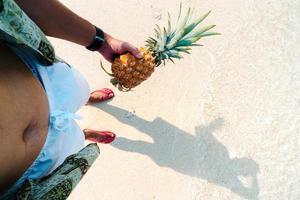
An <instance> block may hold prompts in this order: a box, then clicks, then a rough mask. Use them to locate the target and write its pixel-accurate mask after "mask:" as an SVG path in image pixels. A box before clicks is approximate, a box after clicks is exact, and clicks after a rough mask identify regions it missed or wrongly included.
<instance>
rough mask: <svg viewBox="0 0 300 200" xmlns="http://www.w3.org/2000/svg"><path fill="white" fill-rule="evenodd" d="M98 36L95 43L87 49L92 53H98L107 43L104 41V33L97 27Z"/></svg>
mask: <svg viewBox="0 0 300 200" xmlns="http://www.w3.org/2000/svg"><path fill="white" fill-rule="evenodd" d="M95 28H96V36H95V39H94V40H93V42H92V43H91V44H90V45H89V46H87V47H86V48H87V49H88V50H90V51H97V50H99V49H100V47H101V46H102V44H103V43H104V42H105V39H104V32H103V31H102V30H101V29H100V28H98V27H96V26H95Z"/></svg>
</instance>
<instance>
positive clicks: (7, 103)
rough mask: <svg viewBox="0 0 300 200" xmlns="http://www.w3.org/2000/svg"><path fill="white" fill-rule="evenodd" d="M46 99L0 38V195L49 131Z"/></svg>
mask: <svg viewBox="0 0 300 200" xmlns="http://www.w3.org/2000/svg"><path fill="white" fill-rule="evenodd" d="M48 113H49V108H48V100H47V96H46V94H45V91H44V89H43V87H42V86H41V84H40V82H39V81H38V80H37V79H36V78H35V77H34V76H33V75H32V73H31V72H30V70H29V69H28V68H27V67H26V65H25V64H24V63H23V62H22V61H21V60H20V59H19V58H18V57H17V56H16V55H15V54H14V53H13V52H11V50H10V49H9V48H8V47H6V46H5V44H4V43H3V42H1V41H0V160H1V165H0V177H1V178H0V194H1V193H2V192H4V191H5V190H6V189H7V188H9V187H10V186H11V185H12V184H13V183H14V182H15V181H16V180H17V179H18V178H19V177H20V176H21V175H22V174H23V173H24V172H25V171H26V169H27V168H28V167H29V166H30V165H31V164H32V163H33V161H34V160H35V158H36V157H37V156H38V154H39V152H40V151H41V149H42V147H43V144H44V143H45V140H46V136H47V131H48Z"/></svg>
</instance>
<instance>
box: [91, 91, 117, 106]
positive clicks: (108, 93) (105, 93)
mask: <svg viewBox="0 0 300 200" xmlns="http://www.w3.org/2000/svg"><path fill="white" fill-rule="evenodd" d="M96 92H101V93H102V94H103V95H101V96H100V97H99V98H97V97H96V98H94V97H92V96H90V98H89V100H88V103H99V102H102V101H106V100H109V99H111V98H113V97H114V96H115V93H114V92H113V91H112V90H111V89H109V88H103V89H100V90H95V91H94V92H92V93H91V95H92V94H94V93H96Z"/></svg>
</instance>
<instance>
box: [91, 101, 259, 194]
mask: <svg viewBox="0 0 300 200" xmlns="http://www.w3.org/2000/svg"><path fill="white" fill-rule="evenodd" d="M96 107H98V108H99V109H101V110H103V111H105V112H106V113H109V114H111V115H112V116H114V117H115V118H116V119H118V120H119V121H120V122H122V123H124V124H128V125H131V126H133V127H135V128H136V129H137V130H139V131H141V132H143V133H145V134H147V135H149V136H150V137H151V138H152V139H153V143H150V142H145V141H136V140H130V139H127V138H124V137H118V138H117V139H116V141H115V142H113V143H112V146H114V147H115V148H118V149H120V150H123V151H128V152H135V153H140V154H144V155H147V156H149V157H150V158H151V159H152V160H153V161H154V162H155V163H156V164H157V165H159V166H161V167H168V168H171V169H173V170H175V171H176V172H180V173H182V174H185V175H188V176H193V177H198V178H201V179H204V180H206V181H208V182H211V183H214V184H217V185H220V186H223V187H225V188H227V189H230V190H231V191H232V192H234V193H236V194H238V195H239V196H241V197H243V198H246V199H258V193H259V188H258V182H257V173H258V171H259V166H258V164H257V163H256V162H255V161H254V160H252V159H249V158H230V157H229V152H228V150H227V149H226V147H225V146H224V145H223V144H222V143H220V142H219V141H218V140H217V139H216V138H215V137H214V135H213V132H214V131H215V130H216V129H218V128H220V127H221V126H222V124H223V119H221V118H218V119H216V120H214V121H213V122H211V123H210V124H208V125H206V126H197V127H195V135H192V134H189V133H187V132H185V131H183V130H181V129H179V128H177V127H176V126H174V125H172V124H170V123H169V122H167V121H165V120H164V119H162V118H160V117H158V118H156V119H154V120H153V121H147V120H144V119H142V118H140V117H138V116H132V117H131V118H128V113H129V112H128V111H126V110H124V109H121V108H118V107H115V106H112V105H109V104H105V103H104V104H101V105H96ZM243 180H244V181H243ZM245 180H246V182H245ZM247 180H248V182H247Z"/></svg>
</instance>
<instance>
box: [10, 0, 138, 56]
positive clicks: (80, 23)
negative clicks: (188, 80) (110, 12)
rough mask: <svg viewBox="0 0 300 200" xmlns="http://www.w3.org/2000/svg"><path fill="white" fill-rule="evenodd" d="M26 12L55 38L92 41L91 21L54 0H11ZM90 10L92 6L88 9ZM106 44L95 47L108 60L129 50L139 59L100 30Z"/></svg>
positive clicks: (80, 42) (121, 42) (134, 51)
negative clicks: (98, 47)
mask: <svg viewBox="0 0 300 200" xmlns="http://www.w3.org/2000/svg"><path fill="white" fill-rule="evenodd" d="M15 2H16V3H17V4H18V5H19V6H20V7H21V8H22V9H23V10H24V11H25V12H26V14H27V15H28V16H29V17H30V18H31V19H32V20H33V21H34V22H35V23H36V24H37V25H38V26H39V27H40V28H41V29H42V31H43V32H44V33H45V34H46V35H48V36H52V37H55V38H60V39H64V40H68V41H71V42H74V43H77V44H79V45H82V46H88V45H90V44H91V42H92V41H93V40H94V38H95V35H96V30H95V27H94V25H93V24H91V23H90V22H89V21H87V20H85V19H83V18H82V17H80V16H78V15H77V14H75V13H74V12H72V11H71V10H70V9H68V8H67V7H66V6H64V5H63V4H62V3H60V2H59V1H58V0H44V1H41V0H15ZM91 9H92V8H91ZM104 35H105V39H106V43H105V44H103V46H102V47H101V48H100V49H99V53H101V54H102V55H103V56H104V57H105V58H106V59H107V60H108V61H110V62H112V60H113V57H114V55H115V54H122V53H125V52H130V53H132V54H133V55H134V56H136V57H137V58H141V57H142V56H141V54H140V53H139V51H138V49H137V48H136V47H134V46H132V45H131V44H129V43H127V42H123V41H120V40H117V39H115V38H113V37H112V36H110V35H108V34H107V33H104Z"/></svg>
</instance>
